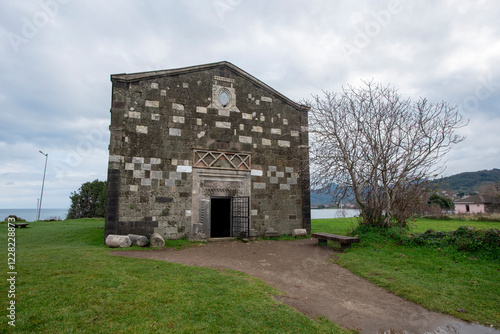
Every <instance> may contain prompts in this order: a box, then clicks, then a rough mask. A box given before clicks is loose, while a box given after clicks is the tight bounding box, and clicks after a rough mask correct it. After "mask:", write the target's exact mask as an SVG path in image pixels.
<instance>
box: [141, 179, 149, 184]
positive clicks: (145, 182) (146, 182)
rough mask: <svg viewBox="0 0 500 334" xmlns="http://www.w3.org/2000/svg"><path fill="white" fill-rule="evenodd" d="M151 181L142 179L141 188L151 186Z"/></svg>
mask: <svg viewBox="0 0 500 334" xmlns="http://www.w3.org/2000/svg"><path fill="white" fill-rule="evenodd" d="M150 185H151V179H141V186H150Z"/></svg>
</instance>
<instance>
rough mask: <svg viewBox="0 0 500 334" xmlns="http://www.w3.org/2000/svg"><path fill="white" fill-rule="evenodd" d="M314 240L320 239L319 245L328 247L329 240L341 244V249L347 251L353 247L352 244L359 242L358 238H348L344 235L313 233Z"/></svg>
mask: <svg viewBox="0 0 500 334" xmlns="http://www.w3.org/2000/svg"><path fill="white" fill-rule="evenodd" d="M311 236H312V237H313V238H317V239H318V245H326V244H327V243H328V240H330V241H334V242H338V243H340V248H341V249H342V250H345V249H347V248H350V247H351V244H352V243H357V242H359V238H358V237H346V236H344V235H336V234H330V233H313V234H311Z"/></svg>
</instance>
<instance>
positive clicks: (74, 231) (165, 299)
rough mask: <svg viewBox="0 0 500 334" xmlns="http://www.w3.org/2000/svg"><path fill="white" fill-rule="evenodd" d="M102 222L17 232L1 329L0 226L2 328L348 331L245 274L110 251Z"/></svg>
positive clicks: (44, 226)
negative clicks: (10, 314) (11, 309)
mask: <svg viewBox="0 0 500 334" xmlns="http://www.w3.org/2000/svg"><path fill="white" fill-rule="evenodd" d="M103 224H104V222H103V220H102V219H83V220H69V221H63V222H61V221H56V222H37V223H30V226H29V227H28V228H23V229H17V230H16V231H15V232H16V268H15V270H16V271H17V275H16V285H15V288H16V291H15V295H16V296H15V306H16V310H15V311H16V321H15V325H16V327H15V329H14V328H12V327H11V326H9V325H8V324H7V322H8V320H9V319H8V318H7V317H6V314H7V311H6V308H7V307H8V305H9V304H8V302H9V300H10V299H9V298H7V292H8V291H7V290H8V289H9V285H8V284H7V282H6V280H5V279H6V276H7V272H8V271H9V270H8V268H7V224H6V223H2V224H0V228H1V229H2V233H1V236H0V241H1V244H2V245H3V246H2V247H1V248H0V249H1V251H0V253H1V254H2V259H3V261H4V266H3V268H4V270H3V271H4V274H3V276H2V277H4V280H3V281H4V283H2V284H1V288H0V295H1V296H2V298H0V307H1V309H2V310H3V311H2V315H3V316H2V317H1V318H0V319H2V320H1V321H0V332H3V333H5V332H16V333H75V332H79V333H166V332H168V333H346V332H345V331H344V330H342V329H341V328H340V327H338V326H337V325H335V324H333V323H332V322H330V321H328V320H327V319H325V318H319V319H317V320H316V321H314V320H311V319H310V318H308V317H307V316H305V315H303V314H301V313H299V312H298V311H296V310H295V309H293V308H291V307H289V306H287V305H285V304H282V303H279V302H277V301H275V300H274V299H273V298H272V296H273V295H279V294H280V291H278V290H276V289H274V288H272V287H270V286H268V285H267V284H265V283H264V282H262V281H260V280H258V279H255V278H253V277H251V276H249V275H246V274H243V273H239V272H235V271H222V272H221V271H217V270H214V269H209V268H198V267H190V266H184V265H180V264H173V263H168V262H163V261H154V260H145V259H133V258H123V257H118V256H112V255H109V254H108V253H109V251H110V249H109V248H107V247H105V246H104V245H103V229H99V228H98V225H101V226H102V225H103ZM183 244H185V242H180V243H179V242H167V245H170V246H174V247H181V246H182V245H183Z"/></svg>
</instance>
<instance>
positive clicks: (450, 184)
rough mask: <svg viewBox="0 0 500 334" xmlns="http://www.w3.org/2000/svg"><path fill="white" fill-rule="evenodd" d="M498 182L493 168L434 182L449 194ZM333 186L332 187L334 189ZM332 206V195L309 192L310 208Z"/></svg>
mask: <svg viewBox="0 0 500 334" xmlns="http://www.w3.org/2000/svg"><path fill="white" fill-rule="evenodd" d="M498 181H500V169H498V168H494V169H492V170H481V171H478V172H466V173H460V174H456V175H452V176H447V177H443V178H442V179H437V180H434V182H435V183H436V185H437V187H438V189H440V190H446V191H448V192H449V193H450V194H458V193H461V192H463V193H466V194H468V193H474V192H476V191H478V190H479V188H481V186H482V185H484V184H486V183H490V182H498ZM334 187H335V185H332V188H334ZM344 202H345V203H348V202H351V203H354V198H350V199H345V200H344ZM319 204H322V205H332V204H335V203H333V202H332V195H331V194H325V193H323V192H320V191H317V190H312V191H311V206H317V205H319Z"/></svg>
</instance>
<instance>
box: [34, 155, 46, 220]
mask: <svg viewBox="0 0 500 334" xmlns="http://www.w3.org/2000/svg"><path fill="white" fill-rule="evenodd" d="M39 152H40V153H42V154H43V155H45V169H44V170H43V181H42V193H41V194H40V205H39V206H38V214H37V217H36V220H37V221H38V220H40V212H41V211H42V197H43V186H44V184H45V173H46V172H47V160H48V159H49V154H48V153H47V154H45V153H43V152H42V151H39Z"/></svg>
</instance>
